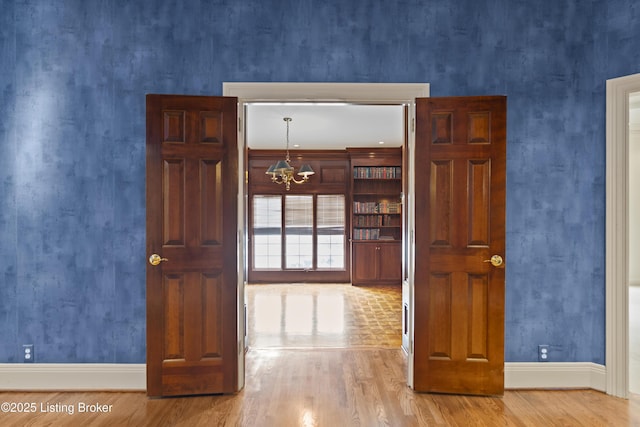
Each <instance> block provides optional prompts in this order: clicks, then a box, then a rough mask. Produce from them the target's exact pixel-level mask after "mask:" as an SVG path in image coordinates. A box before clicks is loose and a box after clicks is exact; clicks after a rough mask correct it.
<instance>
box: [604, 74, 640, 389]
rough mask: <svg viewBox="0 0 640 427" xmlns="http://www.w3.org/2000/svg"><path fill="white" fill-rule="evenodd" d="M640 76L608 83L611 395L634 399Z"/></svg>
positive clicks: (608, 365) (608, 354) (608, 358)
mask: <svg viewBox="0 0 640 427" xmlns="http://www.w3.org/2000/svg"><path fill="white" fill-rule="evenodd" d="M639 91H640V74H634V75H630V76H625V77H619V78H615V79H611V80H607V140H606V144H607V151H606V153H607V175H606V177H607V178H606V179H607V183H606V194H607V195H606V285H605V287H606V330H605V333H606V360H605V365H606V371H607V388H606V390H607V394H611V395H614V396H617V397H622V398H627V397H628V394H629V239H628V236H629V214H628V212H629V164H628V159H629V95H630V94H631V93H633V92H639Z"/></svg>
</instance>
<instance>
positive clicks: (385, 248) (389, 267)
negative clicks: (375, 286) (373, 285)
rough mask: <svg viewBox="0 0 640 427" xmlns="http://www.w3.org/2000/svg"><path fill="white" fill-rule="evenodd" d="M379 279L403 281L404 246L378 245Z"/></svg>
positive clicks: (397, 244)
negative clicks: (402, 261)
mask: <svg viewBox="0 0 640 427" xmlns="http://www.w3.org/2000/svg"><path fill="white" fill-rule="evenodd" d="M378 248H379V249H378V251H379V253H378V260H379V265H378V277H379V278H380V280H383V281H398V282H399V281H401V280H402V263H401V262H399V261H398V260H402V246H400V243H399V242H393V243H383V242H380V243H378Z"/></svg>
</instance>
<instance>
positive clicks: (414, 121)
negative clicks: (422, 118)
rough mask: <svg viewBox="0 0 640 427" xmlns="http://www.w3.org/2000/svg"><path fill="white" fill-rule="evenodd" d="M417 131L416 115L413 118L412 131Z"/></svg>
mask: <svg viewBox="0 0 640 427" xmlns="http://www.w3.org/2000/svg"><path fill="white" fill-rule="evenodd" d="M415 131H416V119H415V117H414V118H413V119H411V132H412V133H413V132H415Z"/></svg>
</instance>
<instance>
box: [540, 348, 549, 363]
mask: <svg viewBox="0 0 640 427" xmlns="http://www.w3.org/2000/svg"><path fill="white" fill-rule="evenodd" d="M548 361H549V346H548V345H539V346H538V362H548Z"/></svg>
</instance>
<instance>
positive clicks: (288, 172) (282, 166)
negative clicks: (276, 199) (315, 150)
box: [265, 117, 315, 191]
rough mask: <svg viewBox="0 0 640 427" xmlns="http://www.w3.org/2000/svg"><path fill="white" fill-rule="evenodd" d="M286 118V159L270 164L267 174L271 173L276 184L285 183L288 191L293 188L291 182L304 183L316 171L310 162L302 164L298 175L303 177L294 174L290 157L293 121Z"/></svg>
mask: <svg viewBox="0 0 640 427" xmlns="http://www.w3.org/2000/svg"><path fill="white" fill-rule="evenodd" d="M282 120H284V121H285V122H286V123H287V156H286V157H285V159H284V160H278V162H277V163H276V164H273V165H271V166H269V169H267V171H266V172H265V173H266V174H267V175H271V181H272V182H275V183H276V184H284V186H285V188H286V189H287V191H289V189H290V188H291V183H292V182H293V183H295V184H304V183H305V182H307V181H309V177H310V176H311V175H313V174H314V173H315V172H314V171H313V169H311V166H309V165H308V164H303V165H302V166H300V170H299V171H298V173H297V175H299V176H301V177H302V178H301V179H296V178H295V177H294V175H293V173H294V169H293V166H291V159H290V158H289V123H290V122H291V120H292V119H291V117H284V118H283V119H282Z"/></svg>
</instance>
